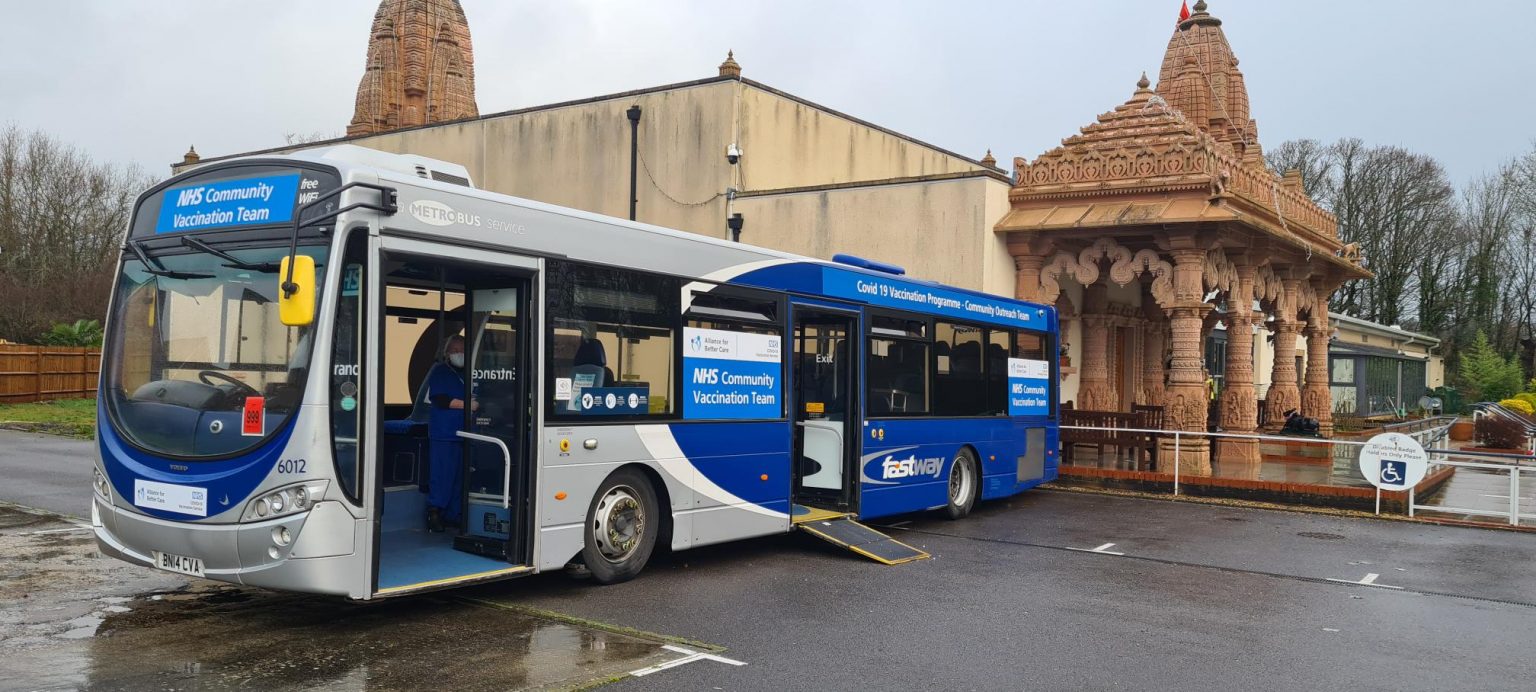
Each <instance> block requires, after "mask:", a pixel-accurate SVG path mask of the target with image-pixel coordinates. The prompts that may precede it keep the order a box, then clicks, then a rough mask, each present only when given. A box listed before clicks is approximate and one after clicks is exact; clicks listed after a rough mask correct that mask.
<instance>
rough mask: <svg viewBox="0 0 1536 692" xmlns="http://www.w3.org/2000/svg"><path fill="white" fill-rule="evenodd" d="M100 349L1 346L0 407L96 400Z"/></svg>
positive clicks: (21, 345)
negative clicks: (34, 402)
mask: <svg viewBox="0 0 1536 692" xmlns="http://www.w3.org/2000/svg"><path fill="white" fill-rule="evenodd" d="M100 369H101V349H100V348H98V347H83V346H29V345H25V344H0V403H5V404H20V403H26V402H31V401H46V400H48V399H75V398H81V397H94V396H96V379H97V373H98V372H99V371H100Z"/></svg>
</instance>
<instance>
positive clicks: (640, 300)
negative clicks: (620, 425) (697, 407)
mask: <svg viewBox="0 0 1536 692" xmlns="http://www.w3.org/2000/svg"><path fill="white" fill-rule="evenodd" d="M549 276H550V278H551V281H550V290H549V303H550V323H551V334H550V347H549V354H550V362H549V364H548V368H547V370H548V371H549V377H550V378H552V380H553V385H552V386H551V387H550V389H551V392H552V394H551V396H552V397H553V398H552V401H551V402H550V411H551V413H552V415H555V416H574V417H580V418H589V417H602V416H646V415H657V416H666V415H670V414H671V413H672V412H673V411H674V403H673V397H672V395H671V394H672V391H673V386H672V385H673V380H674V379H675V373H674V368H673V366H674V363H675V360H674V353H675V351H674V349H673V342H674V340H675V334H674V331H675V330H674V321H675V319H676V315H677V314H678V307H677V296H679V295H680V294H679V288H680V283H679V282H678V280H676V279H672V278H669V277H661V276H654V275H650V274H641V273H639V272H632V271H626V270H622V269H612V268H605V267H593V266H583V265H577V264H572V263H568V262H559V261H555V262H551V270H550V272H549Z"/></svg>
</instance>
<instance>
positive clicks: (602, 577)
mask: <svg viewBox="0 0 1536 692" xmlns="http://www.w3.org/2000/svg"><path fill="white" fill-rule="evenodd" d="M660 529H661V513H660V512H659V511H658V509H657V507H656V491H655V490H654V489H653V488H651V482H650V480H648V479H647V478H646V477H645V475H644V474H641V473H640V472H639V471H637V470H635V469H620V470H619V471H617V472H615V473H614V474H613V475H611V476H609V477H608V479H607V480H605V481H603V484H602V486H601V487H599V488H598V491H597V495H596V496H595V497H593V498H592V505H591V507H590V508H589V509H587V531H586V546H585V547H583V548H582V549H581V557H582V561H583V562H586V563H587V569H588V570H590V571H591V572H592V579H593V580H594V581H596V582H597V583H599V584H617V583H619V582H622V581H629V580H630V579H634V578H635V575H637V574H639V573H640V570H642V569H644V568H645V563H646V561H647V560H650V559H651V550H652V549H653V548H655V547H656V533H657V532H658V531H659V530H660Z"/></svg>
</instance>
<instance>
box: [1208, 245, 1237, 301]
mask: <svg viewBox="0 0 1536 692" xmlns="http://www.w3.org/2000/svg"><path fill="white" fill-rule="evenodd" d="M1204 280H1205V287H1206V288H1207V289H1209V290H1213V291H1222V292H1224V293H1230V292H1231V291H1232V284H1233V283H1234V282H1236V281H1237V271H1236V270H1235V269H1234V268H1233V266H1232V262H1231V261H1230V260H1228V259H1227V253H1226V252H1225V251H1223V250H1222V249H1221V248H1219V247H1218V248H1212V249H1211V250H1209V251H1207V252H1206V253H1205V274H1204Z"/></svg>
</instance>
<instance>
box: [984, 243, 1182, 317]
mask: <svg viewBox="0 0 1536 692" xmlns="http://www.w3.org/2000/svg"><path fill="white" fill-rule="evenodd" d="M1102 259H1107V260H1109V262H1110V267H1109V279H1110V280H1111V281H1114V282H1115V283H1117V284H1119V285H1121V286H1124V285H1126V284H1129V283H1130V282H1132V281H1134V280H1136V278H1137V277H1140V276H1141V275H1142V274H1145V273H1148V272H1150V273H1151V274H1152V296H1153V298H1154V299H1156V300H1157V302H1158V304H1159V305H1164V306H1167V305H1171V304H1172V303H1173V265H1172V264H1170V263H1168V262H1167V261H1165V260H1163V259H1162V257H1160V256H1159V255H1158V254H1157V251H1156V250H1151V249H1143V250H1139V251H1137V252H1135V253H1132V252H1131V250H1130V248H1127V247H1125V246H1123V245H1120V244H1119V243H1116V242H1115V240H1114V239H1113V238H1109V237H1104V238H1099V239H1098V240H1096V241H1094V243H1093V244H1092V245H1089V246H1088V247H1085V248H1083V249H1082V250H1081V251H1079V252H1078V253H1077V254H1076V255H1074V254H1072V253H1070V252H1058V253H1056V254H1055V255H1054V256H1053V257H1051V260H1050V262H1048V263H1043V264H1042V265H1040V268H1039V269H1038V275H1039V288H1038V289H1034V290H1031V289H1030V287H1028V286H1026V285H1025V283H1026V282H1027V281H1028V279H1027V278H1025V274H1024V272H1025V271H1026V270H1027V268H1028V267H1032V265H1027V264H1021V263H1019V260H1018V259H1016V260H1015V263H1014V267H1015V268H1016V269H1018V270H1019V272H1020V275H1019V277H1018V281H1019V282H1020V284H1019V286H1020V287H1019V289H1018V292H1019V296H1020V297H1024V296H1025V295H1026V294H1027V293H1033V294H1034V295H1035V296H1037V298H1036V299H1038V300H1040V301H1042V302H1052V301H1054V300H1055V298H1056V296H1059V295H1061V277H1062V276H1064V275H1065V276H1070V277H1071V278H1072V279H1074V280H1076V281H1077V282H1078V283H1079V284H1082V285H1083V286H1092V285H1094V284H1096V283H1098V281H1099V276H1100V275H1101V272H1100V269H1099V260H1102ZM1030 271H1034V270H1032V269H1030Z"/></svg>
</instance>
